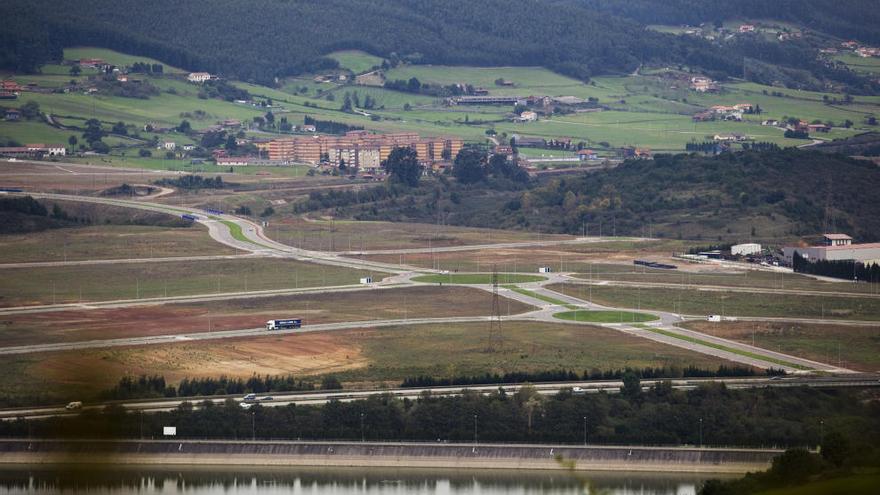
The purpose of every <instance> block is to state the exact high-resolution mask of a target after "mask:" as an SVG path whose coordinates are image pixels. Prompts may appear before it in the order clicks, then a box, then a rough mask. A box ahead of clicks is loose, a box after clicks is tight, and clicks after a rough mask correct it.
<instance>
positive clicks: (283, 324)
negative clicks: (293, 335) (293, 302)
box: [266, 318, 302, 330]
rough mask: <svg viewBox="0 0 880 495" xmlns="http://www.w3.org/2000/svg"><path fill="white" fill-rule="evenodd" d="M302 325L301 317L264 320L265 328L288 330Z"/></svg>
mask: <svg viewBox="0 0 880 495" xmlns="http://www.w3.org/2000/svg"><path fill="white" fill-rule="evenodd" d="M300 327H302V319H301V318H290V319H287V320H269V321H267V322H266V330H289V329H293V328H300Z"/></svg>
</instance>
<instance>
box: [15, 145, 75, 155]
mask: <svg viewBox="0 0 880 495" xmlns="http://www.w3.org/2000/svg"><path fill="white" fill-rule="evenodd" d="M24 146H25V148H27V149H28V151H32V152H34V153H39V154H42V155H45V156H65V155H66V154H67V148H65V147H64V145H63V144H42V143H40V144H26V145H24Z"/></svg>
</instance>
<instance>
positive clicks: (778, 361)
mask: <svg viewBox="0 0 880 495" xmlns="http://www.w3.org/2000/svg"><path fill="white" fill-rule="evenodd" d="M640 328H643V329H645V330H649V331H651V332H654V333H659V334H660V335H665V336H667V337H672V338H676V339H679V340H684V341H686V342H690V343H692V344H699V345H702V346H706V347H711V348H713V349H718V350H720V351H725V352H730V353H733V354H738V355H740V356H745V357H747V358H752V359H759V360H761V361H766V362H769V363H774V364H781V365H783V366H788V367H790V368H795V369H799V370H810V369H812V368H808V367H806V366H801V365H799V364H794V363H789V362H788V361H783V360H782V359H776V358H774V357H770V356H764V355H763V354H757V353H754V352H749V351H743V350H741V349H736V348H733V347H729V346H726V345H723V344H716V343H715V342H709V341H707V340H702V339H697V338H694V337H690V336H688V335H682V334H680V333H675V332H670V331H668V330H663V329H662V328H655V327H649V326H641V327H640Z"/></svg>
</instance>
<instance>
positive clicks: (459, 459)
mask: <svg viewBox="0 0 880 495" xmlns="http://www.w3.org/2000/svg"><path fill="white" fill-rule="evenodd" d="M781 453H782V451H780V450H774V449H715V448H696V447H609V446H571V445H525V444H518V445H498V444H447V443H372V442H363V443H361V442H302V441H259V440H258V441H198V440H28V439H15V440H0V463H5V464H15V463H20V464H144V465H151V464H152V465H186V464H190V465H265V466H270V465H276V466H285V465H286V466H345V467H420V468H477V469H480V468H483V469H574V470H584V471H646V472H691V473H731V474H738V473H745V472H749V471H759V470H764V469H766V468H767V467H769V466H770V463H771V461H772V459H773V458H774V457H775V456H777V455H779V454H781Z"/></svg>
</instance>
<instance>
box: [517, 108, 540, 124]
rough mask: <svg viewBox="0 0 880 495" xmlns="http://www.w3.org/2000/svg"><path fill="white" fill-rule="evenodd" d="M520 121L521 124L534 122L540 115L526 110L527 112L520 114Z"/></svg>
mask: <svg viewBox="0 0 880 495" xmlns="http://www.w3.org/2000/svg"><path fill="white" fill-rule="evenodd" d="M518 120H519V121H520V122H534V121H536V120H538V114H537V113H535V112H533V111H531V110H526V111H525V112H523V113H521V114H519V119H518Z"/></svg>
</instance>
